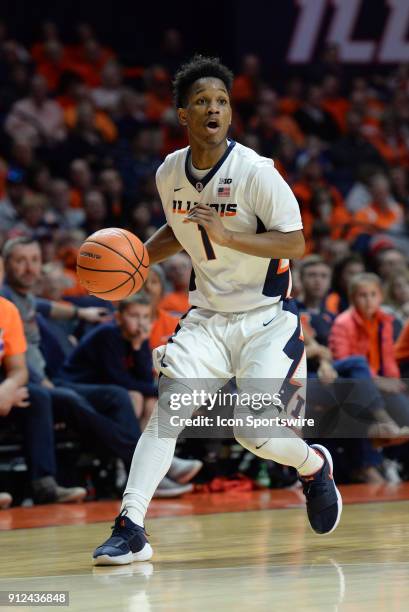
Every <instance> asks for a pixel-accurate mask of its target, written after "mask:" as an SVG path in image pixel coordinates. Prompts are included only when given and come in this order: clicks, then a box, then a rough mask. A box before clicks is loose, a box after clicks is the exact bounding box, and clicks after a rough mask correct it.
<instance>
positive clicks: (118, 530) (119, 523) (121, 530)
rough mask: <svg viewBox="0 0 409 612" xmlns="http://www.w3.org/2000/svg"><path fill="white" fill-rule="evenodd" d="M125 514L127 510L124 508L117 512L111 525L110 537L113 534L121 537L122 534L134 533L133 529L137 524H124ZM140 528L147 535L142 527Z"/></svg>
mask: <svg viewBox="0 0 409 612" xmlns="http://www.w3.org/2000/svg"><path fill="white" fill-rule="evenodd" d="M127 514H128V510H126V509H124V510H122V512H120V513H119V514H118V516H117V517H116V519H115V523H114V524H113V525H112V526H111V529H112V535H111V537H114V536H121V537H123V536H124V535H126V536H132V535H135V531H136V530H137V529H136V528H138V527H139V525H136V526H135V527H129V526H126V524H125V520H124V518H125V517H126V516H127ZM140 529H142V531H143V533H144V534H145V535H147V533H146V531H145V528H144V527H140Z"/></svg>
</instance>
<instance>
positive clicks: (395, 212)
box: [347, 202, 403, 240]
mask: <svg viewBox="0 0 409 612" xmlns="http://www.w3.org/2000/svg"><path fill="white" fill-rule="evenodd" d="M402 221H403V208H402V206H401V205H400V204H395V203H394V204H391V206H390V208H388V209H386V210H385V209H381V208H380V207H379V206H377V204H376V202H373V203H372V204H370V205H369V206H367V207H366V208H361V209H360V210H358V212H356V213H355V215H354V217H353V221H352V227H351V230H350V232H349V234H348V236H347V239H349V240H352V239H353V238H355V237H356V236H358V235H359V234H374V233H375V232H382V231H386V230H388V229H389V228H391V227H392V226H393V225H395V224H397V223H401V222H402Z"/></svg>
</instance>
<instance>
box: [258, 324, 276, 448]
mask: <svg viewBox="0 0 409 612" xmlns="http://www.w3.org/2000/svg"><path fill="white" fill-rule="evenodd" d="M274 318H275V317H273V318H272V319H270V320H269V321H267V323H263V327H266V325H269V324H270V323H271V321H273V320H274ZM256 448H257V447H256Z"/></svg>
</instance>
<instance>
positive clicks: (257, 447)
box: [256, 440, 270, 450]
mask: <svg viewBox="0 0 409 612" xmlns="http://www.w3.org/2000/svg"><path fill="white" fill-rule="evenodd" d="M269 441H270V440H266V441H265V442H263V444H260V446H256V449H257V450H258V449H259V448H261V447H262V446H264V445H265V444H267V442H269Z"/></svg>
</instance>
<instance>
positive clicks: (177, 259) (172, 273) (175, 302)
mask: <svg viewBox="0 0 409 612" xmlns="http://www.w3.org/2000/svg"><path fill="white" fill-rule="evenodd" d="M164 268H165V273H166V278H167V280H168V281H170V282H171V283H172V289H173V291H171V292H170V293H166V294H165V296H164V297H163V298H162V299H161V301H160V302H159V308H162V309H163V310H166V311H167V312H169V313H170V314H172V315H173V316H175V317H181V316H182V315H183V314H185V312H186V311H187V310H188V309H189V284H190V278H191V275H192V274H193V272H192V263H191V261H190V257H189V256H188V255H187V254H186V253H177V254H176V255H173V256H172V257H169V259H167V260H166V262H165V263H164Z"/></svg>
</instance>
